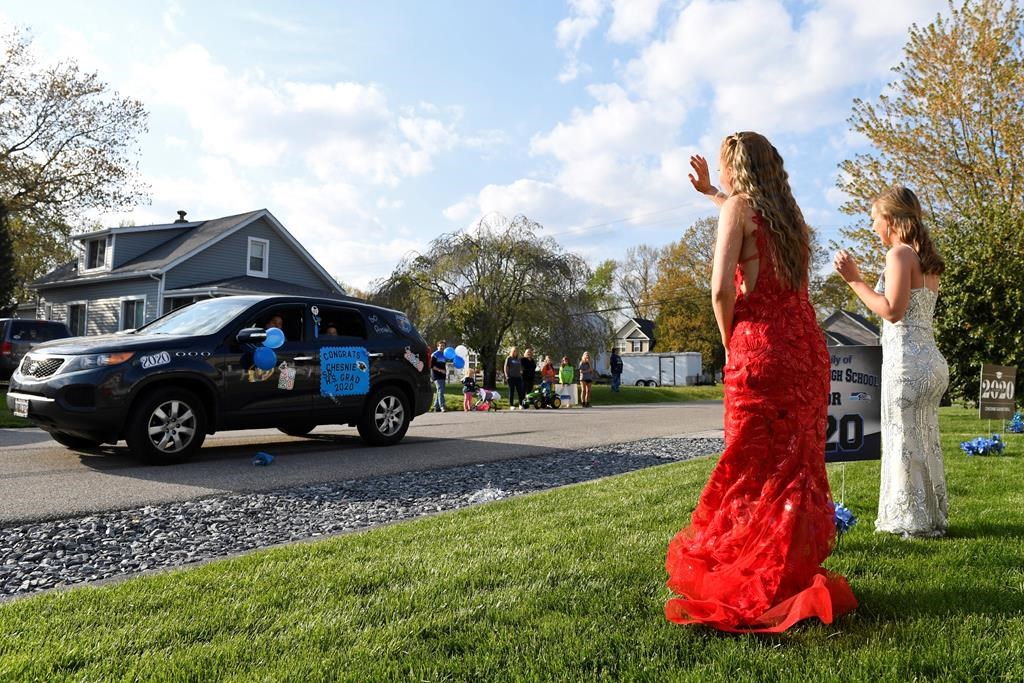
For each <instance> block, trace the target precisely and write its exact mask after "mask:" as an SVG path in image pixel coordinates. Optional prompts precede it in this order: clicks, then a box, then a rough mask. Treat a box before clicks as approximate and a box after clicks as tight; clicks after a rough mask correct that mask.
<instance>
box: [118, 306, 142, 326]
mask: <svg viewBox="0 0 1024 683" xmlns="http://www.w3.org/2000/svg"><path fill="white" fill-rule="evenodd" d="M145 324H146V302H145V300H143V299H127V300H125V301H122V302H121V329H122V330H137V329H139V328H140V327H142V326H143V325H145Z"/></svg>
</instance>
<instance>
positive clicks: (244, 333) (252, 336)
mask: <svg viewBox="0 0 1024 683" xmlns="http://www.w3.org/2000/svg"><path fill="white" fill-rule="evenodd" d="M266 339H267V331H266V330H264V329H263V328H262V327H246V328H245V329H243V330H239V332H238V334H236V335H235V341H237V342H238V343H239V344H262V343H263V342H264V341H266Z"/></svg>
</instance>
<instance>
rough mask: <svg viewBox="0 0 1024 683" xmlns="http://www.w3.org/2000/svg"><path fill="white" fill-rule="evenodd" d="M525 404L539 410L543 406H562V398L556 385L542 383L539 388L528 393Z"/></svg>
mask: <svg viewBox="0 0 1024 683" xmlns="http://www.w3.org/2000/svg"><path fill="white" fill-rule="evenodd" d="M523 406H524V407H525V406H531V407H533V408H535V409H537V410H540V409H541V408H561V407H562V399H561V398H559V396H558V393H557V392H555V389H554V387H551V386H548V385H546V384H541V385H540V387H539V388H537V389H534V390H533V391H531V392H530V393H528V394H527V395H526V397H525V398H524V399H523Z"/></svg>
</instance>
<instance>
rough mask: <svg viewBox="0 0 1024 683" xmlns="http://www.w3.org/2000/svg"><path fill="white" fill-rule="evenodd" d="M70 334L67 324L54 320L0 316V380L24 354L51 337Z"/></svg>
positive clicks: (18, 362) (11, 371)
mask: <svg viewBox="0 0 1024 683" xmlns="http://www.w3.org/2000/svg"><path fill="white" fill-rule="evenodd" d="M70 336H71V332H69V331H68V326H67V325H65V324H64V323H60V322H57V321H56V320H31V319H29V320H25V319H22V318H0V380H8V379H10V377H11V375H12V374H14V370H15V368H17V367H18V365H19V364H20V363H21V359H22V358H24V357H25V354H26V353H28V352H29V351H30V350H32V349H33V348H34V347H36V346H38V345H39V344H42V343H43V342H48V341H51V340H53V339H65V338H67V337H70Z"/></svg>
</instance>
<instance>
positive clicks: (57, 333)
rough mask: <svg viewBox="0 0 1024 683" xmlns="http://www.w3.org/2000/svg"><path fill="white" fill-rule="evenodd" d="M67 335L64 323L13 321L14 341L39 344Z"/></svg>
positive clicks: (12, 332) (12, 337)
mask: <svg viewBox="0 0 1024 683" xmlns="http://www.w3.org/2000/svg"><path fill="white" fill-rule="evenodd" d="M67 336H68V332H67V329H66V328H65V327H64V326H63V325H54V324H53V323H48V322H44V321H42V320H40V321H35V320H12V321H11V339H12V340H13V341H22V342H26V341H27V342H32V343H35V344H39V343H42V342H45V341H50V340H51V339H63V338H64V337H67Z"/></svg>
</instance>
